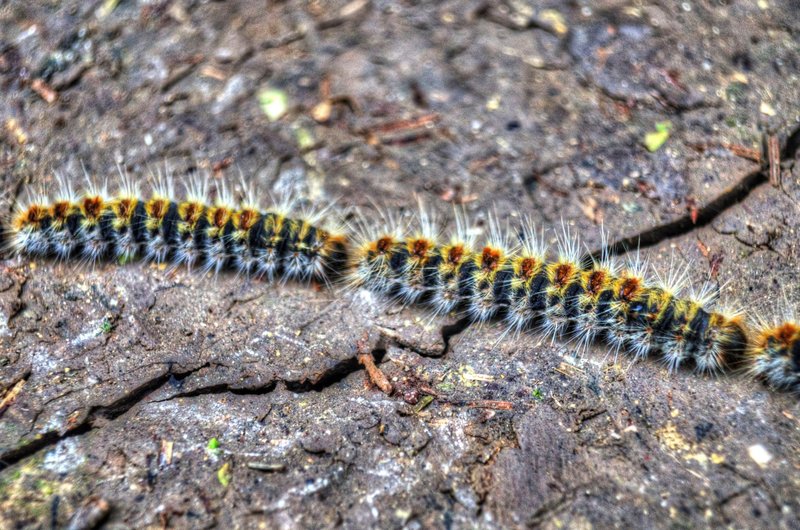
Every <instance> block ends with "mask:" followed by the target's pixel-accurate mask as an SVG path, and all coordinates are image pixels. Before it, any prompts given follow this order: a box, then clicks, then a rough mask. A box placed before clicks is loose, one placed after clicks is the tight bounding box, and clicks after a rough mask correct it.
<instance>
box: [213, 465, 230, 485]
mask: <svg viewBox="0 0 800 530" xmlns="http://www.w3.org/2000/svg"><path fill="white" fill-rule="evenodd" d="M232 478H233V475H232V473H231V463H230V462H225V464H223V465H222V467H221V468H219V470H217V480H219V483H220V484H222V486H223V487H225V488H227V487H228V484H230V483H231V479H232Z"/></svg>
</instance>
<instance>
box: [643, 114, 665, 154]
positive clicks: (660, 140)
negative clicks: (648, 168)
mask: <svg viewBox="0 0 800 530" xmlns="http://www.w3.org/2000/svg"><path fill="white" fill-rule="evenodd" d="M671 129H672V123H671V122H668V121H662V122H658V123H656V130H655V131H650V132H649V133H647V134H645V135H644V146H645V147H646V148H647V150H648V151H650V152H651V153H653V152H655V151H658V150H659V149H661V146H662V145H664V142H666V141H667V140H668V139H669V132H670V130H671Z"/></svg>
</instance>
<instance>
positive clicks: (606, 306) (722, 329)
mask: <svg viewBox="0 0 800 530" xmlns="http://www.w3.org/2000/svg"><path fill="white" fill-rule="evenodd" d="M209 191H210V190H209V186H208V181H207V180H203V179H194V180H189V181H188V182H187V184H186V186H185V193H184V194H183V196H182V197H178V196H177V195H176V193H175V191H174V186H173V185H172V181H171V180H170V179H159V180H158V183H157V184H156V185H155V186H154V187H153V190H152V192H151V194H150V196H149V197H143V196H142V194H141V193H140V190H139V187H138V186H137V185H135V184H132V183H131V182H130V180H129V179H128V178H127V177H126V176H124V175H123V179H122V183H121V185H120V186H119V189H118V190H117V191H116V192H115V193H113V194H111V193H109V192H108V191H107V188H106V186H96V185H89V186H87V187H86V189H85V190H83V191H80V192H75V191H73V188H72V187H71V185H70V184H69V183H68V182H67V181H65V180H63V179H62V182H61V185H60V187H59V190H58V192H57V193H56V194H55V196H54V197H53V198H48V197H38V198H34V199H32V200H30V201H29V203H28V204H25V205H18V206H17V208H16V211H15V213H14V214H13V217H12V219H11V220H10V223H9V226H8V227H7V228H6V230H7V232H9V233H8V236H9V240H10V244H11V247H12V248H13V250H14V251H15V252H16V253H18V254H24V255H30V256H40V257H45V256H53V257H56V258H57V259H62V260H66V259H68V258H78V259H82V260H84V261H86V262H89V263H94V262H96V261H98V260H102V259H116V260H118V261H120V262H127V261H129V260H131V259H134V258H137V257H142V258H143V259H145V260H149V261H154V262H159V263H163V262H171V263H173V264H174V265H175V266H178V265H186V266H187V267H189V268H199V269H201V270H202V271H204V272H214V273H215V274H216V273H219V272H220V271H222V270H223V269H228V268H230V269H234V270H236V271H237V272H239V273H242V274H246V275H248V276H255V277H257V278H263V279H265V280H267V281H275V280H282V281H287V280H299V281H306V282H307V281H317V282H322V283H325V284H328V285H332V284H334V283H335V282H339V283H344V284H345V285H348V286H349V287H351V288H364V289H368V290H369V291H372V292H374V293H376V294H379V295H381V296H383V297H385V299H387V300H391V301H395V302H397V303H400V304H404V305H409V304H419V305H422V306H426V307H428V308H429V309H430V310H431V311H432V312H433V313H434V314H436V315H446V314H456V315H457V316H459V317H461V318H463V319H466V320H467V321H468V322H470V323H482V322H486V321H489V320H497V321H500V322H502V323H503V325H505V326H506V333H512V334H514V335H519V334H520V333H522V332H524V331H530V330H533V331H539V332H541V333H543V334H545V335H546V336H549V337H551V338H552V340H556V339H558V338H564V339H567V340H570V341H573V342H574V343H576V344H577V345H578V347H579V348H586V347H587V346H588V345H589V344H591V343H595V342H605V343H606V344H607V345H608V347H609V348H610V351H611V352H613V353H614V354H615V355H617V354H619V353H622V352H624V353H627V354H630V355H631V356H633V357H634V358H635V359H641V358H647V357H658V358H660V359H661V360H662V361H663V362H664V363H666V365H667V366H668V367H669V368H670V370H675V369H677V368H679V367H681V366H684V365H692V366H693V367H694V369H695V370H696V371H698V372H701V373H720V372H725V371H739V372H744V373H747V374H749V375H750V376H752V377H754V378H757V379H761V380H764V381H766V382H767V383H768V384H769V385H770V386H772V387H774V388H777V389H783V390H790V391H794V392H800V323H798V322H797V321H796V319H793V318H787V319H785V321H783V322H780V323H777V324H764V323H759V322H758V321H755V320H754V319H752V318H748V317H747V316H746V315H743V314H740V313H736V312H726V311H723V310H717V309H714V308H713V307H712V306H713V302H714V298H715V297H713V296H711V294H710V291H709V290H707V289H701V290H700V291H693V290H690V289H686V288H685V287H684V285H683V283H684V281H683V279H684V277H685V274H682V273H681V272H680V271H678V272H675V271H673V274H671V275H668V276H667V277H666V278H664V277H660V276H658V274H655V275H654V276H650V275H648V274H647V270H646V269H647V267H646V266H645V265H644V264H643V262H642V261H641V260H639V259H638V257H637V259H635V260H633V261H630V262H628V263H626V264H625V265H620V264H619V263H617V262H616V261H615V260H614V259H613V258H612V257H610V256H607V255H602V256H601V257H600V258H599V259H592V260H591V263H590V264H588V265H586V264H585V261H584V260H583V259H582V257H581V254H580V251H579V249H580V246H579V244H578V242H577V240H576V238H574V237H573V236H572V235H571V234H570V232H569V230H568V229H564V230H563V231H562V233H561V234H560V235H559V237H558V245H557V249H556V252H554V253H550V252H549V250H548V248H547V246H546V245H545V243H544V237H543V232H538V233H537V231H536V230H535V229H534V227H533V224H532V223H530V222H529V221H528V222H525V223H524V224H523V226H522V227H521V228H520V229H519V230H518V231H516V232H513V233H512V232H510V231H509V230H501V229H500V227H499V222H498V221H497V219H496V218H494V217H490V219H489V230H488V236H487V237H486V238H485V240H483V241H480V242H478V241H476V238H475V236H474V235H473V233H472V232H471V231H470V230H468V228H469V226H468V223H467V221H466V219H465V216H464V215H463V214H458V213H457V215H456V216H455V217H456V219H455V224H456V230H455V231H454V233H453V234H452V235H450V236H449V237H445V238H441V237H440V236H439V232H438V230H437V228H436V226H435V222H434V221H433V220H432V219H431V218H430V217H429V216H428V215H427V214H426V213H425V212H424V211H421V213H420V215H419V216H418V220H417V222H416V223H415V224H416V227H415V228H413V229H410V230H409V229H408V227H407V226H401V225H400V224H399V223H397V222H393V221H392V217H391V216H390V215H386V214H382V215H381V216H380V217H382V220H383V223H382V226H380V227H378V228H373V227H372V226H371V224H370V223H368V222H367V221H365V220H363V219H361V220H359V221H358V222H355V223H351V224H349V225H346V226H344V225H341V224H336V223H332V222H331V221H330V219H328V215H327V212H326V211H324V210H323V211H322V212H318V213H311V212H309V211H299V212H298V211H297V209H296V208H293V207H292V204H291V201H284V203H283V204H281V205H277V206H272V207H269V208H266V209H264V208H261V207H260V206H259V205H258V201H257V199H256V194H255V193H252V192H247V193H245V194H244V195H245V196H244V199H243V200H241V201H238V202H237V201H235V200H234V199H233V195H232V194H231V193H229V192H228V191H227V190H226V189H225V187H224V186H222V188H221V191H220V193H218V194H217V197H216V199H215V200H213V201H212V200H210V194H209ZM476 243H480V244H476ZM637 256H638V254H637Z"/></svg>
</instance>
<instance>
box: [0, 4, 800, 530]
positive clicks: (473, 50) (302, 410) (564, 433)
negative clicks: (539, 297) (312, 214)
mask: <svg viewBox="0 0 800 530" xmlns="http://www.w3.org/2000/svg"><path fill="white" fill-rule="evenodd" d="M266 6H267V7H265V3H264V2H252V3H248V2H238V3H235V2H192V1H189V0H175V1H169V0H166V1H156V2H134V1H127V0H123V1H121V2H119V3H117V2H114V1H104V2H83V1H81V2H78V1H75V2H66V3H64V5H61V4H60V3H58V2H23V1H12V2H4V3H0V86H1V87H2V89H0V118H2V121H3V127H2V132H0V139H1V140H2V143H1V144H0V149H2V151H0V167H1V168H2V171H0V191H2V192H5V193H7V194H9V195H8V196H10V197H12V198H13V197H16V196H17V195H18V194H19V193H20V191H21V190H22V189H23V188H24V187H29V186H32V187H34V188H36V187H43V188H49V187H51V186H52V185H53V170H56V169H58V170H63V171H65V172H67V173H68V174H71V175H73V176H76V178H77V176H78V175H81V170H80V164H81V163H83V164H84V165H85V166H86V168H87V170H88V171H89V172H91V173H93V174H109V175H113V173H114V169H113V168H114V164H115V163H121V164H122V165H123V166H124V167H126V168H127V169H128V170H129V171H130V172H131V173H133V174H140V175H141V174H145V173H146V171H147V170H148V168H150V169H152V168H155V167H157V166H158V165H159V164H161V163H162V162H163V161H164V160H169V161H172V160H177V161H178V162H177V164H178V165H180V164H181V163H183V164H184V165H186V164H197V165H200V166H203V167H206V168H210V169H212V170H214V171H215V172H216V173H215V174H216V175H217V176H218V177H220V178H228V179H231V180H235V179H237V178H238V177H237V175H238V170H239V169H241V171H242V172H243V174H244V175H245V178H246V179H247V180H248V181H250V182H251V183H255V184H257V185H258V186H259V187H260V189H262V190H265V191H271V192H275V193H280V192H284V191H286V190H293V191H294V192H295V193H300V194H303V195H305V196H308V197H310V198H311V199H312V200H314V201H317V202H318V203H321V204H324V203H326V202H328V201H330V200H331V199H332V198H337V197H338V198H339V204H341V205H342V206H361V207H364V208H366V209H367V210H369V208H370V204H371V203H372V202H375V203H378V204H381V205H384V206H387V207H390V208H397V209H403V210H404V211H408V210H409V209H411V208H413V207H414V205H415V202H416V198H415V195H418V196H421V197H422V198H424V199H425V201H426V203H428V204H429V205H430V206H431V207H432V208H433V209H434V210H436V211H438V212H439V213H440V214H441V216H442V218H443V219H444V220H445V221H447V220H448V219H449V212H451V204H450V203H453V202H455V203H463V204H464V205H465V208H466V209H467V210H468V211H469V212H470V214H471V215H472V217H473V219H476V220H477V222H479V223H480V222H481V221H482V220H485V218H486V214H487V212H488V211H489V210H490V209H491V208H493V207H494V208H496V211H497V212H498V214H499V216H500V217H501V218H504V217H508V218H509V219H510V221H511V223H512V224H513V223H514V222H515V218H514V215H519V214H520V213H522V214H525V215H529V216H531V218H533V219H534V220H535V221H537V222H541V223H543V224H544V225H546V226H554V225H557V224H558V223H559V222H560V220H561V219H563V220H565V222H567V223H568V224H569V225H570V227H571V231H572V232H573V233H577V234H580V235H581V236H583V238H584V240H585V241H586V243H587V246H588V247H589V248H592V249H596V248H597V247H598V246H599V230H598V228H597V227H598V224H599V223H601V222H602V223H604V224H605V226H606V228H608V229H610V231H611V232H612V234H613V235H614V236H616V237H618V238H619V239H624V238H633V239H630V241H636V240H640V241H641V242H642V244H643V246H645V247H648V248H646V253H647V254H648V255H649V256H651V260H652V261H653V262H654V263H656V266H657V267H659V268H660V269H661V270H663V269H664V268H665V267H666V265H667V263H668V262H669V260H670V256H673V259H675V260H676V262H678V263H688V264H689V266H690V270H691V276H692V280H693V281H695V282H697V283H700V282H702V281H703V280H706V279H709V278H710V279H712V280H713V281H719V282H720V283H726V282H727V287H726V289H725V293H726V295H725V298H726V299H727V300H728V301H729V302H730V303H732V304H739V305H741V306H743V307H745V308H747V309H748V310H752V311H759V312H765V313H767V314H769V313H770V312H776V311H777V310H778V307H779V303H780V301H781V300H782V299H784V298H786V299H787V300H789V303H790V305H791V301H793V300H797V299H798V288H797V285H798V259H800V244H799V243H798V230H800V164H794V163H793V162H794V161H795V160H796V158H797V156H798V145H800V134H798V132H797V131H798V120H799V119H800V79H799V78H798V71H800V44H798V39H800V18H799V17H800V15H798V10H797V9H796V5H794V2H792V1H783V2H782V1H777V0H763V1H759V2H755V1H752V2H751V1H732V2H695V1H692V2H684V3H678V2H656V3H649V2H645V3H639V2H634V3H625V2H613V1H606V2H570V3H567V4H564V3H562V2H556V1H553V2H543V3H537V4H536V5H529V3H526V2H515V1H509V2H480V1H467V2H462V1H452V2H431V3H425V2H410V1H409V2H386V1H372V2H370V1H369V0H355V1H353V2H349V3H347V2H344V1H332V2H317V1H311V2H294V1H287V2H267V3H266ZM265 90H279V91H282V92H283V93H285V94H286V95H287V96H288V105H289V108H288V112H287V113H286V114H285V115H283V116H282V117H280V118H279V119H276V120H273V121H271V120H270V119H269V118H268V116H266V115H265V113H264V111H263V109H262V106H261V105H260V99H259V96H260V95H263V94H264V91H265ZM262 99H263V98H262ZM262 102H263V101H262ZM661 122H669V123H670V126H669V127H670V128H669V132H668V135H669V138H668V139H667V140H666V142H665V143H664V144H663V145H662V146H660V148H658V149H657V150H655V151H654V152H650V151H648V150H647V149H646V148H645V147H644V142H645V138H646V135H647V134H648V133H650V132H653V131H655V130H656V124H658V123H661ZM769 134H775V135H776V137H777V141H778V145H779V148H780V151H781V153H780V154H781V155H782V160H783V162H782V166H778V165H776V164H773V169H774V173H773V176H772V183H770V182H769V171H768V170H766V169H764V170H762V168H763V167H766V165H767V164H763V163H759V162H756V161H754V159H755V158H758V156H759V154H760V153H761V150H762V149H761V142H762V138H763V137H764V135H769ZM762 159H763V157H762ZM181 161H182V162H181ZM6 258H8V257H7V256H6ZM0 267H2V270H1V272H0V400H3V401H2V403H3V404H2V406H0V527H3V528H17V527H50V526H51V525H52V526H61V525H65V524H67V522H68V521H70V520H72V521H73V522H78V523H81V524H84V525H85V526H91V524H93V521H92V518H97V517H100V516H104V515H105V516H107V517H108V519H107V521H108V524H109V526H110V527H113V528H125V527H130V528H134V527H142V526H148V525H149V526H152V527H162V526H169V527H192V528H202V527H208V526H213V525H215V524H217V525H221V526H224V527H229V528H230V527H238V526H254V527H259V526H260V527H269V528H272V527H285V528H304V527H320V526H321V527H332V526H337V525H342V526H345V527H351V528H355V527H368V526H381V527H402V526H407V527H411V528H421V527H433V528H465V527H469V528H472V527H485V528H493V527H525V526H544V527H547V528H560V527H562V526H564V525H568V526H569V527H579V528H589V527H605V526H618V527H643V526H648V527H687V526H705V525H709V526H717V525H728V526H732V527H770V528H797V524H798V523H797V520H798V517H799V516H800V501H799V500H798V499H800V478H798V477H800V407H798V403H797V398H796V397H792V396H789V395H784V394H777V393H772V392H770V391H769V390H767V389H766V388H765V387H763V386H762V385H760V384H758V383H755V382H750V381H745V380H740V379H737V378H735V377H722V378H719V379H713V378H706V377H700V376H696V375H695V374H693V373H691V372H689V371H682V372H680V373H678V374H674V375H670V374H668V373H667V371H666V370H665V369H663V367H662V366H660V365H658V364H657V363H654V362H642V363H638V364H636V365H633V366H631V367H628V366H627V364H626V363H625V362H623V363H622V365H621V366H615V365H613V364H611V363H610V362H605V361H609V360H607V359H605V358H604V351H603V350H602V348H600V347H597V348H595V349H593V350H592V351H590V352H589V353H588V354H587V355H586V356H584V357H583V358H582V359H577V360H576V359H574V358H572V357H571V353H572V350H571V349H570V347H569V346H566V345H563V344H556V345H550V344H549V343H540V342H539V339H538V338H537V337H535V336H522V337H519V338H517V339H514V338H509V337H506V338H505V339H504V340H502V341H500V342H499V343H497V339H498V338H499V336H500V334H501V331H500V330H499V328H497V327H495V326H493V325H487V326H484V327H482V328H481V329H468V330H466V331H465V332H464V333H462V334H460V335H459V336H457V337H455V338H453V340H452V341H451V344H450V346H451V347H450V349H449V351H448V352H447V353H446V354H445V355H443V356H442V355H441V353H442V350H443V345H442V340H441V334H440V328H439V326H441V325H442V324H443V322H439V321H431V319H430V316H429V315H427V314H426V313H424V312H423V311H419V310H414V309H406V310H402V311H400V310H396V309H389V310H385V309H380V308H379V307H376V306H375V305H374V304H373V303H372V302H371V300H369V298H367V297H364V296H361V295H360V294H348V295H343V294H341V293H338V292H336V291H330V290H326V289H324V288H318V289H313V288H304V287H302V286H296V285H287V286H284V287H275V286H268V285H265V284H263V283H259V282H255V283H251V284H245V283H244V282H243V280H242V279H241V278H235V277H234V276H233V275H223V276H222V277H220V278H218V279H217V280H216V281H213V280H211V279H210V278H204V277H198V276H194V275H191V274H188V273H185V272H183V271H178V272H175V273H170V272H169V271H165V270H161V269H158V268H157V267H151V266H145V265H141V264H131V265H127V266H124V267H119V266H115V265H113V264H109V265H103V266H100V267H98V268H96V269H94V270H85V269H80V268H77V269H76V268H75V267H74V266H73V265H71V264H60V263H47V262H37V263H30V262H28V261H26V260H19V259H7V260H6V261H4V262H0ZM370 329H371V330H373V331H374V330H379V331H380V335H381V340H380V343H381V344H380V345H379V346H380V351H376V355H377V357H378V360H379V366H380V368H381V369H382V370H383V371H384V372H385V373H386V374H387V376H388V377H389V378H390V379H391V381H392V382H393V384H394V387H395V392H394V394H392V395H390V396H387V395H385V394H384V393H382V392H381V391H380V390H378V389H377V388H375V387H374V386H372V385H371V384H369V382H368V380H367V378H366V376H365V372H364V371H363V369H362V367H361V366H360V365H359V364H358V363H357V362H355V361H354V352H355V348H356V339H357V338H358V337H359V336H360V335H361V333H362V332H363V331H365V330H370ZM496 343H497V344H496ZM426 396H433V397H434V399H433V401H432V402H430V403H428V401H429V398H426ZM212 439H216V441H217V442H216V443H218V446H219V447H218V448H216V449H213V448H212V449H209V444H210V445H211V446H214V445H216V443H215V442H211V440H212ZM76 511H77V512H79V513H78V515H76ZM106 512H107V514H106Z"/></svg>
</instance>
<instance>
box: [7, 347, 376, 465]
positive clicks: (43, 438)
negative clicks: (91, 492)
mask: <svg viewBox="0 0 800 530" xmlns="http://www.w3.org/2000/svg"><path fill="white" fill-rule="evenodd" d="M385 354H386V349H385V348H384V347H382V346H380V345H378V346H376V347H374V348H373V350H372V355H373V356H374V358H375V361H376V363H380V362H381V360H382V359H383V357H384V355H385ZM209 366H210V363H204V364H203V365H201V366H198V367H196V368H192V369H190V370H187V371H184V372H173V371H172V370H167V371H166V372H165V373H163V374H161V375H160V376H158V377H156V378H154V379H151V380H150V381H147V382H145V383H144V384H142V385H141V386H139V387H138V388H136V389H135V390H134V391H133V392H131V393H130V394H127V395H125V396H123V397H121V398H120V399H118V400H117V401H115V402H114V403H111V404H110V405H102V406H93V407H91V408H90V409H89V410H88V412H87V413H86V414H85V416H84V419H83V421H81V422H80V423H79V424H77V425H75V426H74V427H72V428H70V429H68V430H67V431H65V432H59V431H48V432H46V433H43V434H41V435H40V436H39V437H37V438H35V439H34V440H32V441H30V442H29V443H27V444H25V445H22V446H18V447H16V448H14V449H11V450H10V451H6V452H5V453H3V454H0V471H3V470H4V469H6V468H8V467H11V466H13V465H14V464H16V463H18V462H20V461H21V460H24V459H26V458H28V457H30V456H33V455H34V454H35V453H38V452H39V451H41V450H43V449H47V448H49V447H52V446H53V445H56V444H57V443H59V442H60V441H62V440H65V439H67V438H72V437H74V436H80V435H83V434H86V433H88V432H91V431H93V430H95V428H96V427H95V426H94V424H95V423H96V421H97V420H98V419H101V418H103V419H107V420H109V421H111V420H115V419H117V418H119V417H120V416H122V415H123V414H125V413H126V412H128V411H129V410H131V409H132V408H133V407H135V406H136V405H137V404H138V403H140V402H142V401H143V400H144V399H145V398H146V397H147V396H148V395H150V394H152V393H153V392H155V391H157V390H159V389H160V388H162V387H163V386H164V385H166V384H170V383H171V381H173V380H177V381H179V382H180V381H184V380H186V379H187V378H189V377H191V376H192V375H193V374H195V373H196V372H198V371H200V370H202V369H203V368H207V367H209ZM362 369H363V368H362V367H361V365H360V364H359V362H358V359H357V358H356V357H355V356H354V357H351V358H348V359H345V360H342V361H339V362H337V363H336V364H335V365H333V366H332V367H331V368H330V369H328V370H325V371H324V372H322V373H321V374H319V376H318V377H312V378H310V379H309V378H304V379H301V380H298V381H287V380H279V379H276V380H273V381H270V382H269V383H267V384H265V385H259V386H254V387H244V388H236V387H233V386H232V385H231V384H229V383H220V384H216V385H210V386H207V387H201V388H196V389H194V390H190V391H187V392H181V393H178V394H175V395H173V396H170V397H168V398H165V399H160V400H155V401H151V403H162V402H165V401H171V400H173V399H177V398H182V397H197V396H202V395H210V394H222V393H232V394H237V395H263V394H268V393H270V392H272V391H273V390H275V389H276V388H277V386H278V383H279V382H282V383H284V384H285V385H286V389H287V390H289V391H291V392H296V393H305V392H322V391H323V390H325V389H326V388H328V387H330V386H332V385H334V384H336V383H338V382H340V381H342V380H343V379H345V378H346V377H347V376H349V375H350V374H353V373H355V372H358V371H361V370H362Z"/></svg>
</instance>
